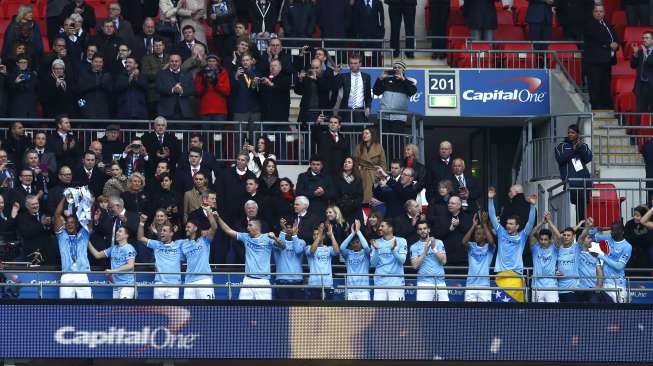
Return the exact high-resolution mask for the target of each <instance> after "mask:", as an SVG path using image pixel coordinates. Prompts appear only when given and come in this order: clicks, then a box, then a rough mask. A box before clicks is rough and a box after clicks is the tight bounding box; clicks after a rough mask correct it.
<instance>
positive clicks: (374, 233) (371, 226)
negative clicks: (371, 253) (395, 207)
mask: <svg viewBox="0 0 653 366" xmlns="http://www.w3.org/2000/svg"><path fill="white" fill-rule="evenodd" d="M381 221H383V215H381V213H380V212H378V211H372V213H370V215H369V216H368V217H367V222H366V223H365V228H364V231H365V233H364V234H365V237H366V238H369V239H370V240H374V239H378V238H380V237H381V234H380V225H381Z"/></svg>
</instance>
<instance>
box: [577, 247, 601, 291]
mask: <svg viewBox="0 0 653 366" xmlns="http://www.w3.org/2000/svg"><path fill="white" fill-rule="evenodd" d="M598 264H599V260H598V259H597V258H596V257H595V256H593V255H592V254H591V253H590V252H586V251H584V250H581V252H580V255H579V256H578V273H579V275H580V277H584V278H581V279H580V280H579V281H578V287H580V288H595V287H596V266H597V265H598Z"/></svg>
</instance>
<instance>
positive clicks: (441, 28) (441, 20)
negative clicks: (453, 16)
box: [428, 0, 451, 60]
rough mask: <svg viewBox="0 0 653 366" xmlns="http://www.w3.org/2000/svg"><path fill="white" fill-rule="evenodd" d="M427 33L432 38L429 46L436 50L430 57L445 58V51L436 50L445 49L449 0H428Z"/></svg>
mask: <svg viewBox="0 0 653 366" xmlns="http://www.w3.org/2000/svg"><path fill="white" fill-rule="evenodd" d="M428 6H429V15H430V19H429V20H430V24H429V26H430V27H429V35H430V36H431V37H436V38H433V40H432V41H431V48H433V49H434V50H436V52H433V54H432V55H431V58H432V59H434V60H436V59H446V58H447V54H446V52H440V51H438V50H446V49H447V48H448V47H447V38H446V36H447V29H448V25H449V12H450V8H451V1H450V0H429V5H428Z"/></svg>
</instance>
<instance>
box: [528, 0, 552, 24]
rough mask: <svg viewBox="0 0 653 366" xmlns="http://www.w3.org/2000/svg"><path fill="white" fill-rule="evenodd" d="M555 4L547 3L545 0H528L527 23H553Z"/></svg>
mask: <svg viewBox="0 0 653 366" xmlns="http://www.w3.org/2000/svg"><path fill="white" fill-rule="evenodd" d="M552 8H553V5H549V4H547V3H546V2H545V1H544V0H528V9H526V19H525V20H526V23H534V24H548V25H550V24H552V23H553V11H552Z"/></svg>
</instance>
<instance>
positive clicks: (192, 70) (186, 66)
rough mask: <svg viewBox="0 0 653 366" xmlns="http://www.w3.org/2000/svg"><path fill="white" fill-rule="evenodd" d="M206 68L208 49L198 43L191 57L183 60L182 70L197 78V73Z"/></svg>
mask: <svg viewBox="0 0 653 366" xmlns="http://www.w3.org/2000/svg"><path fill="white" fill-rule="evenodd" d="M204 68H206V49H205V48H204V46H203V45H201V44H199V43H198V44H196V45H194V46H193V49H192V50H191V57H189V58H187V59H186V60H185V61H184V62H182V64H181V71H183V72H186V73H188V74H190V76H191V78H192V79H193V80H195V75H197V73H198V72H199V71H200V70H203V69H204ZM195 109H197V108H195Z"/></svg>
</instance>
